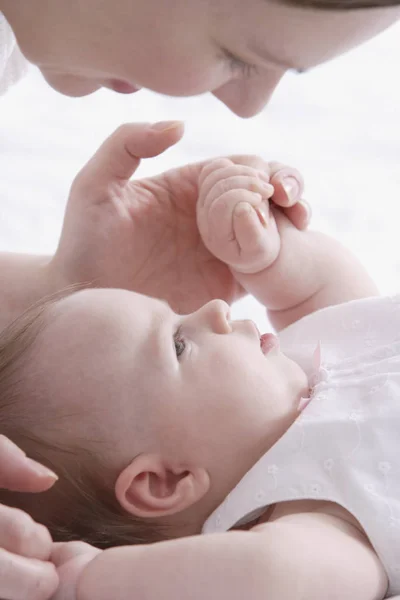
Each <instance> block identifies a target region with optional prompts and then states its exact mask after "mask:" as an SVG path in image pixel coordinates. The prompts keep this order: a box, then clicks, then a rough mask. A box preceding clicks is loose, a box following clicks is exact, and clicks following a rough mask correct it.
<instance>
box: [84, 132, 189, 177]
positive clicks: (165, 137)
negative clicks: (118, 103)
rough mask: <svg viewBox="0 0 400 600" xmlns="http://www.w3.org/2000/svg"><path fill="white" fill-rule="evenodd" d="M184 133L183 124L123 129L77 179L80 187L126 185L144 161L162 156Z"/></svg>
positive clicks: (114, 134) (113, 136)
mask: <svg viewBox="0 0 400 600" xmlns="http://www.w3.org/2000/svg"><path fill="white" fill-rule="evenodd" d="M183 132H184V125H183V123H182V121H163V122H160V123H155V124H154V125H152V124H150V123H128V124H126V125H122V126H121V127H119V128H118V129H117V130H116V131H115V132H114V133H113V134H112V135H111V136H110V137H109V138H108V139H107V140H106V141H105V142H104V143H103V144H102V145H101V146H100V148H99V149H98V150H97V152H96V154H95V155H94V156H93V157H92V158H91V159H90V161H89V162H88V163H87V165H86V166H85V167H84V168H83V169H82V171H81V172H80V173H79V175H78V177H77V179H79V182H80V184H82V183H90V184H94V185H95V186H96V188H97V187H98V186H102V185H107V184H108V183H111V182H113V181H115V182H120V183H121V182H124V181H126V180H128V179H129V178H130V177H131V176H132V175H133V173H134V172H135V171H136V169H137V168H138V166H139V164H140V160H141V159H142V158H150V157H152V156H157V155H158V154H161V153H162V152H164V150H166V149H167V148H169V147H170V146H173V145H174V144H176V143H177V142H178V141H179V140H180V139H181V137H182V136H183ZM83 180H84V181H83Z"/></svg>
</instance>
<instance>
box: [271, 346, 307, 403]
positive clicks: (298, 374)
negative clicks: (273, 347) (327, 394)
mask: <svg viewBox="0 0 400 600" xmlns="http://www.w3.org/2000/svg"><path fill="white" fill-rule="evenodd" d="M277 360H279V361H280V362H281V365H282V371H283V372H282V376H283V377H286V379H287V381H288V384H289V387H290V393H291V394H292V398H293V408H294V409H296V410H298V407H299V404H300V403H301V399H302V398H308V396H309V394H310V386H309V382H308V377H307V375H306V373H305V372H304V371H303V369H302V368H301V367H300V365H299V364H297V362H295V361H294V360H292V359H291V358H289V357H288V356H286V354H284V353H283V352H282V351H281V350H279V354H278V355H277Z"/></svg>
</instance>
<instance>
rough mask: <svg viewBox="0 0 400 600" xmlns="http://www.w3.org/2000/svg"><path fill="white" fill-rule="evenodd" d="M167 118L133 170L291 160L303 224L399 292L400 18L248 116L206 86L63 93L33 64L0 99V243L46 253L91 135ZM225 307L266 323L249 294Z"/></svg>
mask: <svg viewBox="0 0 400 600" xmlns="http://www.w3.org/2000/svg"><path fill="white" fill-rule="evenodd" d="M166 119H183V120H184V121H185V122H186V135H185V137H184V139H183V141H182V142H181V143H180V144H179V145H178V146H176V147H175V148H173V149H171V150H169V151H168V152H167V153H166V154H165V155H163V156H162V157H159V158H156V159H151V160H149V161H146V162H143V163H142V166H141V168H140V170H139V176H140V175H150V174H155V173H157V172H160V171H163V170H165V169H168V168H171V167H174V166H178V165H180V164H184V163H187V162H193V161H197V160H200V159H203V158H208V157H210V156H215V155H221V154H231V153H254V154H260V155H262V156H264V157H265V158H267V159H274V160H280V161H284V162H286V163H288V164H291V165H293V166H296V167H298V168H299V169H300V170H301V171H302V172H303V174H304V177H305V180H306V193H305V197H306V198H307V199H308V200H309V202H311V204H312V206H313V211H314V217H313V227H314V228H319V229H322V230H324V231H325V232H327V233H331V234H333V235H335V236H337V237H338V238H339V239H340V240H342V241H343V242H344V243H346V244H347V245H348V246H349V247H351V249H352V250H353V251H354V252H355V253H356V254H357V255H358V256H359V257H360V258H361V259H362V260H363V262H364V263H365V265H366V266H367V267H368V269H369V270H370V272H371V274H372V275H373V276H374V277H375V279H376V281H377V283H378V285H379V286H380V289H381V291H382V293H394V292H396V291H400V285H399V282H400V234H399V225H400V23H397V24H396V25H394V26H393V27H392V28H391V29H390V30H388V31H386V32H384V33H383V34H381V35H380V36H379V37H378V38H375V39H374V40H372V41H371V42H369V43H368V44H365V45H364V46H362V47H361V48H359V49H357V50H355V51H353V52H352V53H350V54H347V55H345V56H343V57H341V58H339V59H337V60H335V61H333V62H331V63H329V64H326V65H322V66H321V67H319V68H316V69H314V70H313V71H311V72H309V73H306V74H303V75H294V74H293V75H292V74H289V75H287V76H286V77H285V78H284V80H283V82H282V83H281V85H280V86H279V88H278V90H277V91H276V92H275V95H274V97H273V99H272V101H271V103H270V105H269V107H268V108H267V109H266V110H264V112H263V113H262V114H260V115H258V116H257V117H255V118H253V119H250V120H241V119H239V118H238V117H235V116H234V115H233V114H231V113H230V112H229V111H228V110H227V109H226V108H225V107H224V106H223V105H222V104H220V103H219V102H218V101H217V100H216V99H215V98H213V97H212V96H210V95H205V96H202V97H197V98H190V99H188V98H185V99H176V98H164V97H162V96H159V95H156V94H153V93H150V92H143V91H142V92H140V93H138V94H135V95H133V96H119V95H117V94H113V93H112V92H109V91H105V90H104V91H101V92H99V93H97V94H95V95H94V96H90V97H87V98H81V99H75V100H72V99H69V98H65V97H63V96H61V95H59V94H56V93H55V92H53V91H52V90H51V89H50V88H48V86H47V85H45V83H44V82H43V81H42V79H41V77H40V75H39V73H38V72H37V71H36V70H35V69H32V70H31V71H30V73H29V75H28V77H26V78H25V79H24V80H23V81H22V82H21V83H19V84H18V85H17V86H15V88H13V89H12V90H10V92H9V93H8V94H6V95H5V96H4V97H1V98H0V250H11V251H23V252H34V253H42V252H43V253H50V252H53V251H54V250H55V248H56V245H57V240H58V236H59V234H60V230H61V224H62V218H63V211H64V208H65V203H66V200H67V196H68V190H69V186H70V183H71V181H72V179H73V177H74V175H75V174H76V173H77V172H78V170H79V169H80V168H81V167H82V166H83V164H84V162H85V161H86V160H87V159H88V158H89V157H90V155H91V154H92V153H93V152H94V151H95V150H96V149H97V147H98V146H99V145H100V143H101V142H102V141H103V140H104V139H105V138H106V137H107V136H108V135H109V134H110V133H111V132H112V131H113V130H114V129H115V128H116V127H118V126H119V125H120V124H121V123H123V122H127V121H161V120H166ZM234 314H235V316H238V315H240V316H246V317H250V318H253V319H255V320H256V321H257V322H258V324H259V325H261V327H264V329H265V321H264V311H263V310H262V309H261V308H260V307H259V306H258V305H257V304H256V303H255V301H251V300H249V299H246V300H244V301H242V302H241V303H239V305H238V306H237V308H236V310H235V311H234Z"/></svg>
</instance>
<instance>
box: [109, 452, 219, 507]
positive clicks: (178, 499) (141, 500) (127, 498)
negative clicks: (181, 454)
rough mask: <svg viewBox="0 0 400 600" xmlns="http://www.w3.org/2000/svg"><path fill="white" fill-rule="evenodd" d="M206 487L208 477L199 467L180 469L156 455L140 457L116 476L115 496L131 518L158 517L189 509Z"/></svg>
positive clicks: (205, 490)
mask: <svg viewBox="0 0 400 600" xmlns="http://www.w3.org/2000/svg"><path fill="white" fill-rule="evenodd" d="M209 487H210V478H209V475H208V473H207V471H206V470H205V469H203V468H201V467H193V468H192V467H182V466H178V465H174V464H172V463H169V462H168V461H166V460H165V459H163V458H162V457H161V456H159V455H158V454H140V455H139V456H137V457H136V458H134V459H133V460H132V462H131V463H130V464H129V465H128V466H127V467H125V469H124V470H123V471H121V473H120V474H119V476H118V479H117V481H116V483H115V495H116V497H117V499H118V502H119V503H120V505H121V506H122V507H123V508H124V509H125V510H126V511H127V512H128V513H130V514H132V515H135V516H137V517H144V518H150V517H162V516H165V515H173V514H175V513H179V512H181V511H183V510H185V509H186V508H189V507H190V506H192V505H193V504H195V503H196V502H198V501H199V500H200V499H201V498H202V497H203V496H204V495H205V494H206V493H207V491H208V490H209Z"/></svg>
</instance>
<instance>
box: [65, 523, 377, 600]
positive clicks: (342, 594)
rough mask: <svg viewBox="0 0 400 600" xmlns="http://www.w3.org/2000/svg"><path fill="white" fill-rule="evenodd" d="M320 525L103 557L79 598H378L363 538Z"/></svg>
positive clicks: (373, 564) (88, 570)
mask: <svg viewBox="0 0 400 600" xmlns="http://www.w3.org/2000/svg"><path fill="white" fill-rule="evenodd" d="M302 516H304V517H305V518H303V520H302V518H301V517H302ZM323 517H327V515H324V516H322V515H316V514H314V515H297V516H296V522H295V523H289V522H282V523H280V522H273V523H271V524H265V525H260V526H258V527H256V528H254V529H253V530H250V531H231V532H227V533H218V534H210V535H205V536H193V537H187V538H181V539H177V540H172V541H166V542H159V543H156V544H150V545H144V546H131V547H126V546H125V547H121V548H113V549H110V550H105V551H104V552H102V553H101V554H99V555H98V556H97V557H96V558H94V560H92V562H90V563H89V564H88V565H87V566H86V567H85V569H84V571H83V573H82V574H81V576H80V579H79V581H78V585H77V594H76V598H77V600H93V599H94V598H95V599H96V600H109V599H110V598H113V599H115V600H131V599H134V600H159V599H160V598H163V599H164V600H176V599H182V600H189V599H190V600H205V599H207V600H243V599H244V598H251V600H300V599H304V598H307V600H321V599H322V598H323V599H324V600H337V599H338V598H341V600H345V599H346V598H347V599H349V600H350V599H351V600H380V599H381V598H383V597H384V595H385V591H386V588H387V579H386V575H385V573H384V570H383V568H382V566H381V564H380V562H379V560H378V559H377V557H376V554H375V553H374V552H373V550H372V548H371V546H370V545H369V543H368V542H367V540H366V538H365V537H364V536H363V535H362V534H361V533H360V532H359V531H358V530H356V529H355V528H353V527H352V526H351V525H349V524H347V523H345V522H342V521H340V525H338V523H336V522H335V519H334V518H332V519H330V518H329V517H327V518H325V519H324V518H323Z"/></svg>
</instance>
